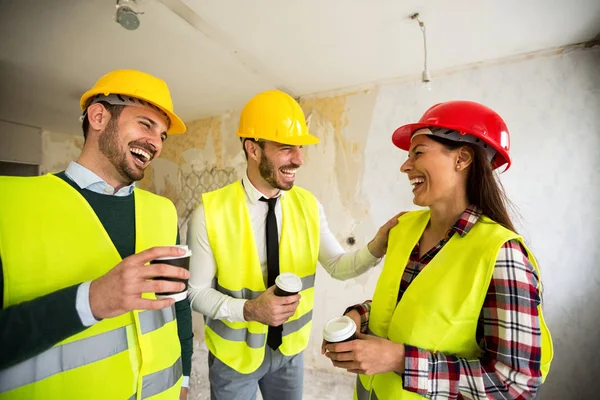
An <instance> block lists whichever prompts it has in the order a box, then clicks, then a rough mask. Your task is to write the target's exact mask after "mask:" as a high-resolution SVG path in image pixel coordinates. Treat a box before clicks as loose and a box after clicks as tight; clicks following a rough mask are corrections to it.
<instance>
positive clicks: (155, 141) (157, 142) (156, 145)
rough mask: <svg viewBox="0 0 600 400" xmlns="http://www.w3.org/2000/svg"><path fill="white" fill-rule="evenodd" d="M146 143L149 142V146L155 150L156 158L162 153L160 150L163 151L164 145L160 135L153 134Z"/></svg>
mask: <svg viewBox="0 0 600 400" xmlns="http://www.w3.org/2000/svg"><path fill="white" fill-rule="evenodd" d="M146 144H148V146H150V147H151V148H152V150H153V151H154V158H156V157H158V156H159V155H160V152H161V151H162V147H163V141H162V139H161V137H160V135H158V136H156V135H152V137H149V138H147V139H146Z"/></svg>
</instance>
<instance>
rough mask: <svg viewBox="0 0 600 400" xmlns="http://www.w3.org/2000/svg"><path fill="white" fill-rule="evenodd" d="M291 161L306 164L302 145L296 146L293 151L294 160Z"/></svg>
mask: <svg viewBox="0 0 600 400" xmlns="http://www.w3.org/2000/svg"><path fill="white" fill-rule="evenodd" d="M291 161H292V162H293V163H294V164H296V165H298V166H301V165H302V164H304V155H303V154H302V148H301V147H295V148H294V151H293V152H292V160H291Z"/></svg>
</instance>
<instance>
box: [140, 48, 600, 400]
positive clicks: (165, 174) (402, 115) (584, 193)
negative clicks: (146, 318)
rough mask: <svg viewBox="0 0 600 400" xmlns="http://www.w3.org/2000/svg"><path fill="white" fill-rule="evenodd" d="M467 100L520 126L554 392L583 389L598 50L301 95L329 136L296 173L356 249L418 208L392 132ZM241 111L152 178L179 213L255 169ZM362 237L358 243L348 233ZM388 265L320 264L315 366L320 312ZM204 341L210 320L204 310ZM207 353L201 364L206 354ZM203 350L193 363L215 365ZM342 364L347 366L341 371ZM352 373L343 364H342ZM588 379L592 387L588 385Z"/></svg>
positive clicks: (599, 324)
mask: <svg viewBox="0 0 600 400" xmlns="http://www.w3.org/2000/svg"><path fill="white" fill-rule="evenodd" d="M451 99H470V100H475V101H479V102H482V103H484V104H487V105H488V106H490V107H492V108H494V109H496V111H498V112H499V113H500V114H501V115H502V116H503V118H504V119H505V120H506V121H507V124H508V126H509V129H510V130H511V132H512V156H513V163H514V164H513V167H512V168H511V169H510V170H509V171H508V172H507V173H505V174H503V175H502V181H503V183H504V185H505V187H506V189H507V192H508V194H509V197H511V199H512V200H513V201H514V203H515V204H516V205H517V207H518V209H519V212H520V215H521V218H519V219H518V220H517V226H518V227H519V230H520V232H521V233H522V234H523V235H524V237H525V239H526V240H527V242H528V243H529V244H530V245H531V248H532V250H533V251H534V253H535V255H536V256H537V258H538V260H539V262H540V265H541V271H542V275H543V279H544V301H545V305H544V310H545V313H546V320H547V321H548V324H549V326H550V329H551V331H552V333H553V336H554V343H555V348H556V355H555V361H554V363H553V367H552V371H551V373H550V376H549V378H548V380H547V383H546V385H545V387H544V388H543V389H542V396H540V397H541V398H543V399H554V398H556V399H562V398H584V397H586V396H587V397H590V396H591V393H588V392H586V391H587V390H588V389H586V388H592V387H594V383H595V381H596V376H597V374H598V373H599V372H600V365H599V361H598V358H597V357H594V354H595V351H594V350H592V349H594V348H596V345H597V341H598V339H600V337H599V332H600V319H599V318H598V317H597V311H596V310H597V309H598V308H599V307H600V270H598V268H597V267H596V264H597V263H596V261H595V260H597V259H599V258H600V252H599V250H598V247H597V246H596V245H595V242H594V238H596V237H598V235H599V234H600V231H599V228H598V227H599V226H600V216H599V212H598V210H599V209H600V189H599V188H598V184H597V182H600V162H599V161H598V160H599V158H598V150H597V149H598V148H600V113H599V112H598V111H599V110H600V51H599V50H598V49H597V48H596V49H585V50H576V51H572V52H568V53H564V54H563V53H558V54H556V55H554V56H550V57H538V58H524V59H522V60H517V61H515V62H512V63H508V64H507V63H500V64H498V65H492V66H486V67H485V68H472V69H468V70H461V71H458V72H456V73H454V74H450V75H446V76H442V77H438V78H436V79H435V80H434V81H433V90H432V91H427V90H425V89H424V88H423V86H422V85H421V84H420V82H417V83H415V82H407V83H397V84H387V85H384V86H381V87H373V88H371V89H369V90H365V91H359V92H355V93H349V94H344V95H339V96H330V97H321V98H319V97H316V98H310V99H304V100H302V101H301V105H302V107H303V108H304V111H305V112H306V113H307V114H309V113H310V123H309V126H310V129H311V131H312V133H313V134H315V135H316V136H318V137H319V138H320V139H321V143H319V144H318V145H315V146H307V147H306V148H305V165H304V166H303V167H302V168H301V169H300V171H299V173H298V179H297V184H298V185H300V186H303V187H305V188H307V189H309V190H311V191H312V192H313V193H314V194H315V195H316V196H317V197H318V198H319V200H320V201H321V203H322V204H323V206H324V208H325V212H326V214H327V216H328V220H329V225H330V228H331V230H332V231H333V232H334V234H335V235H336V236H337V238H338V239H339V241H340V242H341V243H342V245H343V246H344V247H345V248H346V249H348V250H352V249H357V248H359V246H363V245H365V244H366V243H367V242H368V241H369V240H370V239H371V238H372V236H373V235H374V234H375V232H376V230H377V228H378V227H379V226H380V225H381V224H383V223H384V222H385V221H387V220H388V219H389V218H390V217H392V216H393V215H395V214H396V213H397V212H399V211H402V210H410V209H414V208H415V206H414V205H413V204H412V194H411V188H410V187H409V185H408V181H407V179H406V177H405V176H402V174H401V173H400V172H399V167H400V165H401V163H402V162H403V161H404V160H405V158H406V153H404V152H402V151H400V150H399V149H396V148H394V147H393V145H392V144H391V141H390V136H391V134H392V132H393V130H394V129H395V128H396V127H398V126H399V125H400V124H403V123H408V122H414V121H416V120H417V119H418V118H419V117H420V116H421V115H422V113H423V112H424V111H425V110H426V109H427V108H428V107H429V106H431V105H433V104H435V103H438V102H441V101H446V100H451ZM238 118H239V110H238V111H231V112H229V113H226V114H223V115H220V116H216V117H213V118H209V119H204V120H199V121H194V122H192V123H190V124H188V126H189V132H188V133H187V134H185V135H181V136H173V137H171V138H169V140H168V141H167V142H166V144H165V150H164V152H163V155H162V156H161V158H160V159H158V160H156V161H155V162H154V165H153V167H152V168H151V170H149V171H148V174H147V176H146V178H145V179H144V181H142V182H141V185H140V186H142V187H145V188H147V189H150V190H152V191H155V192H157V193H158V194H162V195H165V196H167V197H169V198H171V199H172V200H173V201H174V202H175V204H176V206H177V209H178V212H179V216H180V218H181V224H180V225H181V229H182V237H185V229H186V223H187V218H188V216H189V213H190V212H191V211H192V210H193V208H194V207H195V205H196V204H197V203H198V202H199V200H200V195H201V193H202V192H204V191H207V190H212V189H215V188H217V187H220V186H223V185H225V184H227V183H229V182H231V181H233V180H234V179H237V178H239V177H240V176H241V175H242V174H243V172H244V168H245V160H244V156H243V153H242V151H241V145H240V142H239V140H238V138H237V137H236V135H235V130H236V125H237V121H238ZM349 237H353V238H355V240H356V244H355V245H354V246H351V245H349V244H348V243H347V239H348V238H349ZM379 271H380V269H379V268H375V269H373V270H372V271H370V272H369V273H367V274H365V275H363V276H361V277H359V278H357V279H355V280H350V281H346V282H339V281H335V280H333V279H331V278H330V277H329V276H327V274H326V273H324V271H323V269H322V268H319V269H318V272H317V282H316V297H315V311H314V319H313V329H312V338H311V342H310V344H309V347H308V349H307V350H306V352H305V362H306V365H307V366H308V367H312V368H319V369H327V370H328V371H334V370H333V369H332V368H331V363H330V362H329V361H328V359H326V358H325V357H323V356H321V355H320V343H321V335H320V330H321V327H322V326H323V323H324V322H325V321H326V320H327V319H329V318H331V317H333V316H336V315H339V314H340V313H341V312H342V311H343V310H344V308H345V307H346V306H348V305H351V304H354V303H356V302H359V301H362V300H365V299H370V298H371V296H372V293H373V290H374V287H375V283H376V281H377V277H378V274H379ZM194 319H195V329H196V335H197V339H199V340H202V335H201V333H202V329H201V318H200V316H199V315H198V314H196V313H195V316H194ZM201 364H202V365H201ZM204 364H205V360H197V361H196V363H195V368H204ZM338 372H339V370H338ZM340 373H341V372H340ZM590 390H591V389H590Z"/></svg>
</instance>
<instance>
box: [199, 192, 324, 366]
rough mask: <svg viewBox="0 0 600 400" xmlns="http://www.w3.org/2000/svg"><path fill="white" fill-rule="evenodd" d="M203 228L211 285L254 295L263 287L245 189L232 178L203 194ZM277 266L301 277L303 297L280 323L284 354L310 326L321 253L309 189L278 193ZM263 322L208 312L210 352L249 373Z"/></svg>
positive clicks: (261, 341)
mask: <svg viewBox="0 0 600 400" xmlns="http://www.w3.org/2000/svg"><path fill="white" fill-rule="evenodd" d="M202 201H203V204H204V214H205V218H206V230H207V232H208V240H209V242H210V244H211V247H212V251H213V254H214V256H215V261H216V264H217V274H216V280H215V282H214V285H215V288H216V289H217V290H218V291H219V292H221V293H224V294H226V295H228V296H231V297H234V298H237V299H255V298H257V297H258V296H259V295H260V294H261V293H262V292H264V291H265V289H266V288H265V282H264V279H263V274H262V270H261V266H260V262H259V260H258V251H257V249H256V242H255V240H254V232H253V230H252V225H251V223H250V215H249V214H248V207H247V206H246V194H245V192H244V188H243V186H242V185H241V183H240V182H239V181H238V182H235V183H233V184H231V185H228V186H226V187H224V188H221V189H219V190H216V191H213V192H210V193H205V194H204V195H203V196H202ZM281 207H282V215H283V216H282V219H283V220H282V221H281V223H282V226H281V240H280V241H279V259H280V263H279V268H280V272H293V273H295V274H296V275H298V276H299V277H300V278H301V279H302V291H301V292H300V294H301V296H302V299H301V300H300V304H299V305H298V308H297V309H296V313H295V314H294V315H293V316H292V317H291V318H290V319H289V320H288V321H287V322H285V323H284V324H283V332H282V344H281V346H280V347H279V350H280V351H281V353H282V354H284V355H287V356H291V355H294V354H298V353H300V352H301V351H302V350H304V349H305V348H306V345H307V344H308V338H309V335H310V328H311V326H312V309H313V301H314V281H315V272H316V268H317V259H318V256H319V208H318V204H317V200H316V199H315V197H314V196H313V195H312V194H310V193H309V192H308V191H306V190H304V189H301V188H298V187H294V188H292V189H291V190H289V191H287V192H286V193H285V195H284V196H282V197H281ZM267 330H268V327H267V325H264V324H261V323H259V322H228V321H225V320H216V319H211V318H206V328H205V331H204V332H205V338H206V344H207V346H208V349H209V350H210V352H211V353H212V354H213V355H214V356H215V357H217V358H218V359H219V360H221V361H222V362H223V363H225V364H226V365H228V366H229V367H231V368H233V369H235V370H236V371H238V372H240V373H242V374H249V373H252V372H254V371H256V369H258V367H259V366H260V365H261V363H262V361H263V358H264V352H265V350H264V348H265V343H266V340H267Z"/></svg>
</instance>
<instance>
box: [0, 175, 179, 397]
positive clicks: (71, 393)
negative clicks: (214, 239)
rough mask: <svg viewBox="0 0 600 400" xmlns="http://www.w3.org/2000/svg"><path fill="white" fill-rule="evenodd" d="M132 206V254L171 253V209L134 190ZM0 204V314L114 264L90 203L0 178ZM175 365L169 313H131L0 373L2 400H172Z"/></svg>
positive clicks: (64, 188) (69, 192)
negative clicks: (0, 296)
mask: <svg viewBox="0 0 600 400" xmlns="http://www.w3.org/2000/svg"><path fill="white" fill-rule="evenodd" d="M134 196H135V222H136V245H135V246H136V252H140V251H142V250H145V249H148V248H150V247H153V246H158V245H162V246H164V245H172V244H174V243H175V239H176V236H177V213H176V211H175V207H174V206H173V204H172V203H171V202H170V201H169V200H167V199H165V198H162V197H159V196H156V195H153V194H151V193H149V192H146V191H143V190H140V189H135V191H134ZM0 198H2V206H1V207H0V257H1V258H2V269H3V273H4V306H5V307H9V306H11V305H15V304H19V303H22V302H25V301H28V300H31V299H35V298H37V297H40V296H44V295H46V294H48V293H51V292H54V291H56V290H59V289H61V288H65V287H68V286H72V285H75V284H78V283H80V282H85V281H89V280H93V279H96V278H98V277H100V276H102V275H103V274H105V273H106V272H107V271H109V270H110V269H111V268H112V267H114V266H115V265H117V264H118V263H119V262H120V261H121V257H120V256H119V253H118V251H117V249H116V248H115V246H114V245H113V243H112V241H111V239H110V237H109V236H108V234H107V232H106V230H105V229H104V227H103V226H102V223H101V222H100V220H99V219H98V217H97V216H96V214H95V213H94V211H93V210H92V208H91V207H90V205H89V204H88V202H87V201H86V200H85V198H84V197H83V196H81V195H80V194H79V193H78V192H77V191H76V190H75V189H74V188H73V187H71V186H70V185H69V184H68V183H67V182H65V181H63V180H62V179H60V178H59V177H56V176H54V175H45V176H41V177H35V178H16V177H0ZM144 297H145V298H151V299H153V298H155V296H154V294H153V293H145V294H144ZM180 357H181V348H180V344H179V339H178V336H177V321H176V320H175V311H174V307H170V308H166V309H163V310H158V311H134V312H129V313H126V314H123V315H121V316H119V317H116V318H108V319H104V320H102V321H100V322H98V323H96V324H95V325H93V326H91V327H89V328H87V329H85V330H84V331H82V332H80V333H78V334H76V335H73V336H71V337H69V338H67V339H65V340H63V341H61V342H60V343H57V344H56V345H55V346H53V347H52V348H50V349H48V350H46V351H44V352H42V353H40V354H38V355H37V356H35V357H32V358H30V359H28V360H25V361H23V362H21V363H19V364H17V365H15V366H13V367H10V368H7V369H4V370H2V371H0V399H2V400H5V399H11V400H12V399H93V400H94V399H97V400H104V399H156V400H159V399H160V400H163V399H165V400H166V399H173V400H174V399H178V398H179V392H180V386H181V381H182V379H183V377H182V371H181V358H180Z"/></svg>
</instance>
